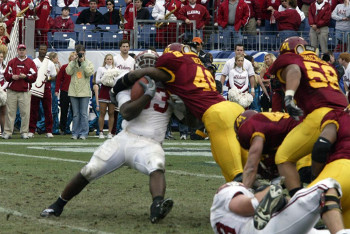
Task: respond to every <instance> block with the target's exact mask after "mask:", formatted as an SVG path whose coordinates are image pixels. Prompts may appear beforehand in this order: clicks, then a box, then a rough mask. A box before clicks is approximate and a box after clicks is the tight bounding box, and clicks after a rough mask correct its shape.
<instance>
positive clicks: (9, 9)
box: [0, 0, 17, 35]
mask: <svg viewBox="0 0 350 234" xmlns="http://www.w3.org/2000/svg"><path fill="white" fill-rule="evenodd" d="M7 14H9V15H7ZM16 15H17V11H16V3H15V2H14V1H9V0H2V1H1V6H0V16H1V17H4V19H3V20H2V21H1V22H5V24H6V27H7V33H8V34H9V35H10V34H11V30H12V27H13V24H14V23H15V20H16Z"/></svg>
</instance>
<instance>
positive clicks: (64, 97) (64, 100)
mask: <svg viewBox="0 0 350 234" xmlns="http://www.w3.org/2000/svg"><path fill="white" fill-rule="evenodd" d="M69 106H71V105H70V98H69V96H68V92H66V91H62V90H61V93H60V107H61V117H60V130H61V132H65V131H66V124H67V118H68V110H69ZM71 108H72V107H71Z"/></svg>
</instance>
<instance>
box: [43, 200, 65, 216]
mask: <svg viewBox="0 0 350 234" xmlns="http://www.w3.org/2000/svg"><path fill="white" fill-rule="evenodd" d="M62 211H63V208H59V207H58V206H57V205H56V204H55V203H54V204H52V205H51V206H49V208H46V209H45V210H43V211H42V212H41V213H40V216H41V217H45V218H47V217H50V216H53V215H54V216H56V217H58V216H60V215H61V214H62Z"/></svg>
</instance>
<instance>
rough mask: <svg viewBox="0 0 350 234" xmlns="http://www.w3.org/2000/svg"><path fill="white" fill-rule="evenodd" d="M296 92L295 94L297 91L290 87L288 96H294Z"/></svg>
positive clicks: (287, 92)
mask: <svg viewBox="0 0 350 234" xmlns="http://www.w3.org/2000/svg"><path fill="white" fill-rule="evenodd" d="M294 94H295V91H294V90H291V89H289V90H287V91H286V96H292V97H294Z"/></svg>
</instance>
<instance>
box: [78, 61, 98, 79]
mask: <svg viewBox="0 0 350 234" xmlns="http://www.w3.org/2000/svg"><path fill="white" fill-rule="evenodd" d="M81 68H82V69H83V71H84V73H85V78H88V79H90V76H92V75H93V74H94V71H95V69H94V65H93V64H92V62H90V61H89V60H85V61H84V62H82V64H81Z"/></svg>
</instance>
